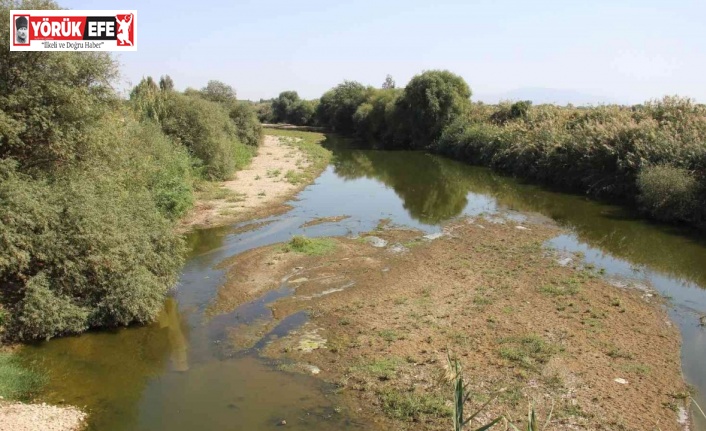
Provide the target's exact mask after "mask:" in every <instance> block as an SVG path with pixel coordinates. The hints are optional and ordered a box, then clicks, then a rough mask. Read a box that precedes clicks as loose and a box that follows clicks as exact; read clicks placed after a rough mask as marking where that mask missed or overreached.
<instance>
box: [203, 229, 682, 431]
mask: <svg viewBox="0 0 706 431" xmlns="http://www.w3.org/2000/svg"><path fill="white" fill-rule="evenodd" d="M560 232H561V231H560V230H559V229H558V228H556V227H553V226H546V225H537V224H532V225H530V224H525V225H523V226H519V227H518V226H516V223H515V222H512V221H507V223H504V224H500V223H496V224H494V223H490V222H487V221H485V220H483V219H478V220H468V221H460V222H456V223H454V224H453V225H449V226H447V227H446V229H445V234H444V235H442V236H439V237H436V236H432V237H429V238H423V237H422V234H421V233H420V232H414V231H410V230H397V229H388V228H383V229H379V230H377V231H375V232H372V233H371V234H372V235H375V237H378V238H371V237H369V238H367V239H366V238H362V239H348V238H337V239H336V241H337V242H338V247H337V250H336V251H335V252H334V253H333V254H330V255H326V256H318V257H317V256H306V255H302V254H298V253H293V252H288V253H286V252H283V251H282V247H281V246H279V245H273V246H269V247H263V248H259V249H255V250H250V251H248V252H246V253H243V254H240V255H238V256H235V257H233V258H231V259H229V260H227V261H226V262H224V267H228V268H229V276H228V280H227V282H226V283H225V284H224V286H223V287H222V289H221V291H220V292H219V295H218V297H217V300H216V303H215V304H213V305H212V307H213V309H216V310H218V311H219V312H224V311H227V310H229V309H232V308H234V307H235V306H237V305H238V304H241V303H243V302H245V301H248V300H252V299H255V298H257V297H259V296H260V295H262V294H263V293H264V291H265V290H267V289H272V288H276V287H278V286H279V285H280V281H281V280H283V279H288V280H289V284H290V286H293V287H296V292H295V294H294V296H293V297H290V298H286V299H282V300H279V301H277V302H275V303H274V304H272V307H271V308H272V309H273V312H274V316H275V319H276V320H275V321H274V322H269V323H267V324H262V325H257V324H256V325H253V328H249V332H243V331H245V330H246V329H248V328H240V330H239V331H234V332H236V333H234V334H233V340H232V341H233V343H234V344H235V345H239V346H247V345H252V344H253V343H254V340H256V339H257V336H258V335H260V334H262V333H264V332H265V331H266V330H267V329H268V328H270V327H272V326H273V325H274V324H276V321H277V320H279V319H283V318H284V317H286V316H289V315H291V314H292V313H295V312H297V311H299V310H308V311H309V316H310V320H309V322H308V323H307V324H305V326H304V327H302V328H300V329H299V330H297V331H295V332H294V333H291V334H290V335H289V336H287V337H282V338H279V339H276V340H274V341H272V342H271V343H270V344H269V346H268V347H267V348H266V349H265V350H264V352H262V353H263V354H264V355H266V356H271V357H274V358H285V359H286V360H287V361H294V363H295V364H307V365H311V366H315V367H316V369H317V370H318V373H317V376H318V377H320V378H323V379H325V380H327V381H330V382H333V383H335V384H337V385H339V386H340V387H341V389H342V392H343V393H344V394H348V396H349V397H350V398H349V399H352V400H355V401H354V403H355V404H356V405H357V406H358V408H359V409H360V410H359V414H360V415H361V416H365V417H369V418H375V420H376V421H377V422H379V423H380V424H381V425H382V427H383V428H384V429H400V430H420V429H424V430H446V429H449V428H450V424H451V418H450V417H448V416H447V414H448V413H445V412H448V408H449V406H450V402H451V399H452V392H451V386H450V384H449V383H448V381H447V380H446V379H445V376H446V377H448V374H449V373H448V369H447V367H446V349H447V347H451V349H452V351H453V352H454V353H455V354H457V355H458V356H459V360H460V362H461V363H462V365H463V369H464V370H465V376H466V379H467V382H468V383H469V384H470V389H471V390H473V392H474V393H475V394H477V396H476V397H474V403H473V404H474V406H475V407H478V406H479V404H482V402H483V401H484V400H486V399H487V396H488V395H489V394H491V393H493V392H495V391H497V390H500V389H501V388H504V389H505V390H504V391H503V392H502V393H501V394H500V396H499V397H498V399H497V400H496V401H494V402H492V403H491V404H490V405H489V406H488V407H487V408H486V409H485V410H484V414H482V415H481V419H486V420H487V419H489V418H490V417H491V416H497V415H510V416H511V417H512V418H513V419H514V420H515V423H516V424H518V426H519V425H520V423H522V421H523V418H526V412H527V407H528V405H529V404H530V403H532V404H533V405H534V406H535V408H536V409H537V412H538V414H539V415H540V422H542V423H544V421H545V420H546V417H547V415H548V414H549V412H550V411H552V409H553V411H552V421H551V423H550V425H549V426H548V427H547V428H546V429H547V430H579V429H580V430H637V429H658V428H659V429H661V430H663V431H668V430H670V431H678V430H681V429H682V426H680V425H679V424H678V422H677V420H678V418H679V413H678V412H679V411H680V409H683V408H684V407H685V398H684V397H686V396H687V395H686V394H688V392H687V391H688V390H687V387H686V385H685V383H684V381H683V377H682V374H681V364H680V358H679V351H680V337H679V332H678V330H677V328H676V327H675V325H673V324H672V323H671V322H670V321H669V318H668V317H667V315H666V312H665V310H664V307H663V302H662V300H661V299H660V298H659V297H658V296H657V295H655V294H654V292H645V291H642V290H637V289H628V288H623V289H620V288H616V287H614V286H612V285H610V284H609V283H608V282H607V281H605V280H603V279H602V278H601V276H600V274H599V273H598V272H597V271H594V270H591V269H590V268H589V269H586V268H582V267H581V266H580V264H579V262H580V259H579V258H577V257H574V258H573V260H572V261H571V263H569V264H566V263H563V264H562V263H559V262H560V261H561V262H565V261H564V259H565V257H564V256H556V255H555V254H553V253H551V252H548V251H547V250H544V249H543V247H542V244H543V243H544V241H546V240H547V239H549V238H551V237H553V236H555V235H557V234H559V233H560ZM385 241H387V243H385ZM239 335H240V336H239ZM288 363H289V362H288ZM295 368H296V367H295ZM468 410H472V409H471V407H470V406H469V407H468ZM473 425H475V427H478V426H479V425H480V422H477V421H475V422H474V423H473ZM471 428H473V427H471ZM521 428H522V427H521ZM499 429H503V428H502V427H499Z"/></svg>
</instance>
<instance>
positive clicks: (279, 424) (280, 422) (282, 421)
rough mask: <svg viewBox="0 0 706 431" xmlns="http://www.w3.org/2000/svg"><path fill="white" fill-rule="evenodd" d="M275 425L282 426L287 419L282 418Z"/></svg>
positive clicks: (285, 423)
mask: <svg viewBox="0 0 706 431" xmlns="http://www.w3.org/2000/svg"><path fill="white" fill-rule="evenodd" d="M277 425H278V426H281V427H283V426H285V425H287V421H286V420H284V419H282V420H281V421H279V423H278V424H277Z"/></svg>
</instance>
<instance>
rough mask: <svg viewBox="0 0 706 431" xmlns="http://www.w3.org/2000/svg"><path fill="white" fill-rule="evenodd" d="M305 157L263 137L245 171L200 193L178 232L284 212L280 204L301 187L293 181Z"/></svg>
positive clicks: (303, 166) (282, 142)
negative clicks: (256, 152)
mask: <svg viewBox="0 0 706 431" xmlns="http://www.w3.org/2000/svg"><path fill="white" fill-rule="evenodd" d="M308 167H309V161H308V159H307V155H306V154H305V153H304V152H303V151H301V150H300V149H299V148H297V147H296V146H293V145H291V144H290V143H289V141H288V140H286V139H282V138H280V137H277V136H270V135H266V136H265V137H264V142H263V144H262V145H261V146H260V148H259V149H258V154H257V155H256V156H255V157H253V160H252V163H251V164H250V166H249V167H247V168H246V169H243V170H241V171H238V172H237V173H236V175H235V178H234V179H232V180H230V181H224V182H222V183H220V184H218V185H214V187H213V188H212V189H211V190H207V191H206V192H203V193H200V196H199V199H198V201H197V202H196V205H195V208H194V210H193V211H192V212H191V214H190V215H189V216H188V217H186V218H185V219H184V220H183V221H182V222H181V230H183V231H186V230H190V229H199V228H207V227H214V226H219V225H224V224H227V223H232V222H237V221H243V220H246V219H250V218H257V217H263V216H266V215H268V214H271V213H278V212H280V211H284V210H286V207H284V206H283V205H282V204H283V202H285V201H287V200H288V199H289V198H290V197H291V196H292V195H293V194H295V193H296V192H298V191H299V190H300V189H301V188H302V187H303V186H304V185H305V184H301V183H299V182H298V181H296V179H297V178H299V177H300V176H301V174H302V172H304V171H305V170H306V169H307V168H308Z"/></svg>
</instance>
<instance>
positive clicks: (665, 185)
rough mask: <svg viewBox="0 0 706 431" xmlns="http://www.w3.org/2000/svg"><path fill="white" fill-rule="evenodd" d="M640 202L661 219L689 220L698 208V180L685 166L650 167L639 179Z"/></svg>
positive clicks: (643, 170) (644, 170) (641, 173)
mask: <svg viewBox="0 0 706 431" xmlns="http://www.w3.org/2000/svg"><path fill="white" fill-rule="evenodd" d="M637 184H638V188H639V190H640V197H639V201H640V204H641V205H642V207H643V208H644V209H645V210H646V211H647V212H648V213H649V214H651V215H652V216H654V217H655V218H657V219H661V220H675V219H676V220H690V219H691V218H692V217H693V215H694V213H695V212H696V210H697V209H698V201H697V197H698V195H699V189H700V187H699V183H698V182H697V181H696V178H694V176H693V175H692V174H691V173H690V172H689V171H687V170H686V169H682V168H675V167H673V166H668V165H658V166H648V167H645V168H644V169H642V171H641V172H640V174H639V175H638V178H637Z"/></svg>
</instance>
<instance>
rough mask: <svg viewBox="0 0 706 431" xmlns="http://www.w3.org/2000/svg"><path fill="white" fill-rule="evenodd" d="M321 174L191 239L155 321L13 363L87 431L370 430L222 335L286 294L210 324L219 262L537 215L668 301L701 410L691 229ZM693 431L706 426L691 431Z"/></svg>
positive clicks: (701, 264)
mask: <svg viewBox="0 0 706 431" xmlns="http://www.w3.org/2000/svg"><path fill="white" fill-rule="evenodd" d="M328 143H329V145H330V148H331V149H332V150H333V151H334V158H333V161H332V163H331V165H330V166H329V167H328V168H327V169H326V170H325V171H324V172H323V173H322V174H321V176H320V177H319V178H318V179H317V180H316V182H315V183H314V184H312V185H310V186H309V187H307V188H306V189H305V190H303V191H302V192H301V193H300V194H299V195H298V196H297V198H296V199H295V200H293V201H292V202H290V204H291V205H292V207H293V208H292V210H290V211H289V212H287V213H286V214H283V215H280V216H277V217H272V218H268V219H266V221H270V222H271V223H269V224H266V225H264V226H262V227H260V228H258V229H255V230H252V231H248V232H245V233H240V234H238V233H234V231H233V227H224V228H215V229H207V230H202V231H198V232H194V233H192V234H190V235H189V237H188V243H189V247H190V250H191V251H190V255H189V258H188V260H187V263H186V265H185V267H184V269H183V273H182V276H181V279H180V281H179V283H178V285H177V286H176V288H175V290H174V292H173V294H172V296H171V297H170V298H169V300H168V301H167V303H166V304H165V309H164V311H163V313H162V315H161V316H160V317H159V319H158V321H157V322H156V323H154V324H152V325H148V326H145V327H131V328H125V329H119V330H115V331H101V332H91V333H88V334H84V335H81V336H79V337H67V338H62V339H56V340H51V341H49V342H44V343H39V344H37V345H33V346H28V347H26V348H24V349H23V351H22V352H21V355H22V357H23V358H24V359H25V360H26V361H28V362H29V363H32V364H33V365H34V366H37V367H39V368H40V369H42V370H45V371H46V372H47V373H48V374H49V377H50V383H49V385H48V387H47V388H46V389H45V391H44V393H43V394H42V398H43V399H44V400H46V401H48V402H52V403H67V404H71V405H76V406H79V407H84V408H85V409H86V410H87V411H88V412H89V413H90V425H89V429H91V430H107V431H113V430H115V431H117V430H170V431H180V430H193V429H199V430H204V431H210V430H245V429H247V430H253V431H257V430H270V429H274V428H275V427H276V426H277V424H278V423H279V422H280V421H281V420H286V421H287V428H288V429H294V430H330V429H337V430H363V429H365V430H368V429H376V428H375V425H374V424H372V423H371V422H369V421H367V420H366V419H365V418H360V417H358V416H357V415H356V412H355V411H351V410H349V409H347V408H346V407H345V406H343V405H341V404H340V403H341V401H340V400H339V399H338V398H337V396H336V395H335V390H334V388H333V387H329V386H327V385H325V384H322V383H321V382H320V381H319V380H318V379H316V378H314V377H311V376H306V375H302V374H296V373H289V372H285V371H281V367H279V366H278V365H280V364H275V363H271V362H269V361H267V360H264V359H262V358H260V357H259V356H258V353H257V347H258V346H262V345H263V344H264V343H265V342H266V341H267V335H266V336H265V337H264V338H263V340H262V341H261V342H260V343H259V344H258V345H256V347H255V348H253V349H249V350H244V351H239V350H237V349H235V348H233V347H232V346H230V345H229V343H228V340H227V338H226V336H225V334H226V330H227V329H228V328H229V327H235V326H238V325H242V324H247V323H248V322H251V321H253V320H255V319H260V320H262V319H269V318H271V313H270V312H269V309H268V308H267V304H268V303H269V302H272V301H275V300H276V299H277V298H278V297H281V296H286V295H288V294H289V293H291V292H290V291H289V290H288V288H287V287H286V286H283V287H282V289H280V290H278V291H273V292H270V293H268V294H267V295H265V296H264V297H263V298H260V299H258V300H257V301H254V302H253V303H249V304H245V305H243V306H242V307H240V308H239V309H238V310H236V311H235V312H232V313H228V314H226V315H222V316H216V317H212V318H209V317H207V316H206V315H205V309H206V307H207V306H208V305H209V303H210V302H211V301H212V300H213V298H214V296H215V294H216V292H217V290H218V288H219V286H220V285H221V284H222V283H223V277H224V274H223V272H222V271H220V270H219V269H218V268H217V266H218V264H219V263H220V262H222V261H223V260H224V259H226V258H228V257H231V256H233V255H235V254H238V253H241V252H243V251H246V250H249V249H251V248H254V247H259V246H262V245H266V244H272V243H276V242H282V241H286V240H288V239H289V238H290V237H291V235H293V234H305V235H307V236H323V235H350V234H355V233H358V232H364V231H369V230H371V229H373V228H374V227H375V226H376V225H377V223H378V222H379V220H380V219H382V218H389V219H391V220H392V222H394V223H395V224H398V225H406V226H411V227H415V228H419V229H422V230H425V231H428V232H436V231H439V230H440V229H441V227H440V225H441V224H442V223H444V222H446V221H449V220H451V219H453V218H455V217H459V216H462V215H480V214H491V215H492V214H496V213H504V214H509V215H510V216H512V217H520V218H522V217H524V215H525V214H528V213H539V214H542V215H544V216H547V217H550V218H552V219H554V220H556V221H557V222H558V223H559V224H560V225H562V226H564V227H566V228H567V229H568V230H569V232H570V233H568V234H566V235H562V236H560V237H557V238H555V239H553V240H552V241H550V243H549V244H548V246H553V247H556V248H559V249H562V250H567V251H569V252H582V253H583V255H584V256H585V259H586V260H587V261H588V262H589V263H591V264H593V265H594V266H596V267H598V268H604V269H605V271H606V274H607V276H609V277H616V278H620V279H621V280H623V279H626V278H627V279H632V280H637V281H639V282H641V283H644V284H650V285H652V286H653V287H654V288H655V289H657V290H658V291H659V292H660V293H661V294H662V295H664V296H666V297H668V298H670V300H669V306H668V307H669V313H670V316H671V318H672V319H673V320H674V321H675V322H676V323H677V324H678V325H679V327H680V328H681V333H682V338H683V346H682V363H683V370H684V374H685V377H686V379H687V381H688V382H689V383H690V384H692V385H694V387H695V388H696V389H697V390H698V391H699V393H700V394H697V396H696V397H697V399H698V400H700V401H701V404H702V406H706V397H704V396H703V394H706V328H703V327H700V326H699V316H701V315H704V314H706V241H703V240H701V239H697V237H696V236H695V235H694V234H693V233H691V234H689V233H685V232H681V231H679V230H677V229H675V228H671V227H665V226H660V225H655V224H651V223H649V222H646V221H644V220H640V219H638V218H636V217H634V216H633V215H631V214H630V213H629V212H627V211H624V210H622V209H621V208H619V207H616V206H611V205H605V204H601V203H596V202H593V201H590V200H588V199H586V198H585V197H582V196H576V195H570V194H563V193H557V192H552V191H548V190H546V189H543V188H541V187H537V186H533V185H527V184H523V183H521V182H518V181H516V180H514V179H511V178H507V177H504V176H501V175H498V174H495V173H493V172H491V171H489V170H488V169H485V168H479V167H471V166H467V165H463V164H461V163H457V162H454V161H451V160H447V159H444V158H441V157H437V156H431V155H426V154H423V153H413V152H384V151H367V150H354V149H349V148H346V147H345V146H342V145H340V144H339V143H337V142H333V141H329V142H328ZM338 215H348V216H350V218H348V219H345V220H343V221H340V222H337V223H329V224H321V225H316V226H312V227H308V228H300V227H299V226H300V225H302V224H303V223H304V222H306V221H309V220H311V219H313V218H317V217H327V216H338ZM305 320H306V315H305V314H303V313H299V314H297V315H293V316H291V317H290V318H288V319H285V321H283V322H281V323H280V325H279V326H278V327H277V328H275V330H274V332H275V335H280V336H281V335H282V334H285V333H286V332H287V330H289V329H291V328H294V327H296V326H297V325H298V324H301V323H302V322H303V321H305ZM696 429H697V431H698V430H701V431H704V430H706V424H705V423H703V421H702V422H700V423H699V424H697V427H696Z"/></svg>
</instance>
